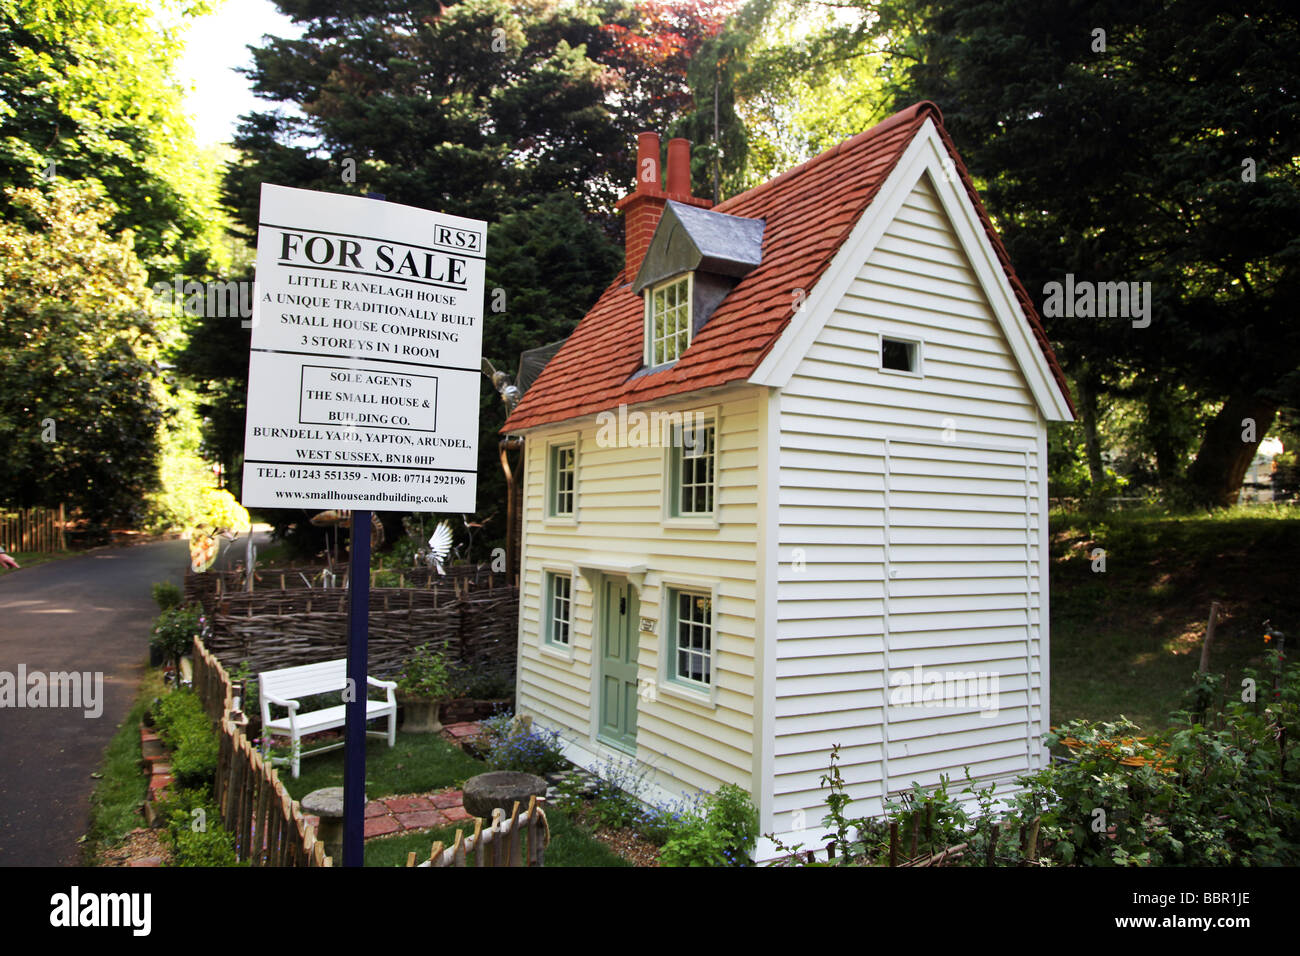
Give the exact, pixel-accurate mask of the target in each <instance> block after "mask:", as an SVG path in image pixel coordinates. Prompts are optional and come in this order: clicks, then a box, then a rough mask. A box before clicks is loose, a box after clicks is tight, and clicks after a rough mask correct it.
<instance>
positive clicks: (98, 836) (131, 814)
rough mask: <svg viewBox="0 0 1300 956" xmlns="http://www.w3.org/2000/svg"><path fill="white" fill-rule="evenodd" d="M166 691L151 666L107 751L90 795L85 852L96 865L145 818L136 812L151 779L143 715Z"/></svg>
mask: <svg viewBox="0 0 1300 956" xmlns="http://www.w3.org/2000/svg"><path fill="white" fill-rule="evenodd" d="M162 692H163V683H162V672H161V671H159V670H157V669H150V670H149V671H148V672H147V673H146V674H145V678H144V681H143V682H142V683H141V684H140V691H139V694H138V696H137V697H136V701H135V704H134V705H133V706H132V707H131V710H130V712H129V713H128V714H127V715H126V718H125V719H124V720H123V721H122V724H121V726H119V727H118V728H117V732H116V733H114V734H113V739H112V740H110V741H109V743H108V747H107V748H105V750H104V763H103V766H101V767H100V770H99V772H100V774H101V775H102V776H101V777H100V778H99V781H98V783H97V784H96V786H95V790H94V793H92V794H91V797H90V828H89V829H88V830H87V831H86V843H85V845H84V852H85V856H86V860H87V863H89V864H91V865H93V864H94V863H95V862H96V861H97V859H98V857H99V855H100V854H101V853H102V852H103V851H104V850H105V849H107V848H108V847H111V846H113V845H114V844H117V843H119V842H121V840H122V838H123V837H125V836H126V835H127V834H128V833H130V832H131V831H132V830H134V829H135V828H136V827H138V826H143V825H144V818H143V817H142V816H141V815H140V814H139V813H138V812H137V811H138V810H139V808H140V806H141V805H142V804H143V803H144V799H145V796H146V793H147V791H148V789H149V780H148V777H146V776H145V774H144V771H143V770H142V769H141V760H142V757H141V753H140V718H141V717H142V716H143V715H144V712H145V709H146V708H147V707H148V706H149V704H150V703H151V702H152V701H153V699H154V698H155V697H157V696H159V695H160V694H162Z"/></svg>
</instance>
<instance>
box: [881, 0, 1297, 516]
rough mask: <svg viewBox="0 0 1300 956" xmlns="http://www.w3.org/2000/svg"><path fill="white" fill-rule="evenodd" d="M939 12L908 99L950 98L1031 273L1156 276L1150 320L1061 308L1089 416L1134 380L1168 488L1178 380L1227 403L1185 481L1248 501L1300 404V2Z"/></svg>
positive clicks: (1202, 498)
mask: <svg viewBox="0 0 1300 956" xmlns="http://www.w3.org/2000/svg"><path fill="white" fill-rule="evenodd" d="M922 9H923V10H924V11H925V18H924V29H925V31H926V33H927V36H928V38H929V41H930V45H929V47H928V50H927V53H926V56H925V58H924V59H923V60H921V61H920V62H918V63H917V64H916V65H915V66H914V67H913V68H912V69H911V70H910V71H909V73H908V82H907V84H906V86H905V89H904V91H903V93H902V98H903V99H907V100H915V99H921V98H927V99H934V100H936V101H937V102H939V103H940V104H941V105H942V106H943V108H944V116H945V120H946V123H947V125H948V128H949V130H950V131H951V132H952V135H953V137H954V139H955V140H956V141H957V144H958V147H959V148H960V149H961V151H962V154H963V157H964V159H965V161H966V163H967V164H968V165H969V167H970V168H971V170H972V172H974V173H975V174H976V175H977V176H980V177H982V178H983V180H984V183H985V185H984V191H983V194H984V197H985V200H986V201H987V203H988V205H989V207H990V209H991V210H992V211H993V213H994V214H995V216H996V217H997V218H998V221H999V225H1000V227H1001V229H1002V231H1003V235H1004V237H1005V238H1006V241H1007V244H1008V246H1009V248H1010V252H1011V256H1012V259H1013V261H1015V262H1016V264H1017V269H1018V271H1020V273H1021V275H1022V277H1023V278H1024V279H1025V281H1026V285H1027V286H1028V287H1029V288H1030V289H1031V290H1038V289H1042V288H1043V287H1044V285H1045V284H1046V283H1047V282H1049V281H1053V280H1056V281H1060V280H1061V279H1062V278H1063V277H1064V275H1065V274H1066V273H1073V274H1074V275H1076V276H1077V277H1079V278H1081V279H1089V280H1093V281H1122V282H1150V283H1151V291H1152V296H1153V301H1152V303H1151V319H1152V321H1151V325H1150V327H1149V328H1141V327H1134V323H1133V322H1131V321H1129V319H1128V318H1123V319H1110V320H1098V319H1063V318H1057V319H1055V320H1054V321H1053V320H1052V319H1051V318H1050V317H1049V318H1048V321H1049V329H1048V330H1049V332H1050V334H1051V335H1052V337H1053V338H1054V339H1055V340H1057V341H1059V342H1060V343H1061V346H1062V348H1061V351H1062V355H1063V358H1064V359H1065V360H1066V361H1067V363H1069V365H1070V367H1071V369H1072V371H1073V372H1074V374H1075V376H1076V379H1077V380H1078V383H1079V398H1080V400H1081V402H1080V404H1081V405H1082V409H1081V410H1082V412H1083V414H1084V416H1085V417H1086V418H1087V419H1089V420H1091V421H1095V420H1096V417H1097V413H1098V408H1097V404H1098V402H1099V398H1100V396H1101V395H1103V394H1104V393H1105V392H1106V391H1107V390H1111V389H1114V388H1115V387H1116V386H1117V384H1118V382H1119V381H1121V380H1122V379H1123V378H1125V377H1127V376H1130V375H1131V376H1136V378H1137V380H1138V381H1139V382H1140V383H1141V385H1140V391H1142V392H1143V393H1144V394H1145V397H1146V399H1147V402H1148V414H1147V427H1148V429H1150V430H1151V432H1152V441H1153V444H1155V445H1156V446H1157V457H1158V458H1160V459H1163V461H1164V464H1163V465H1162V466H1161V472H1162V476H1163V477H1164V479H1165V480H1166V482H1169V481H1172V480H1173V476H1174V474H1175V472H1176V471H1177V470H1178V468H1177V466H1178V465H1181V464H1182V463H1181V462H1178V461H1177V459H1178V457H1179V447H1178V444H1179V443H1178V440H1177V433H1178V429H1177V427H1176V426H1174V425H1173V424H1172V421H1171V420H1169V415H1170V414H1171V413H1172V412H1173V409H1172V408H1171V407H1170V405H1169V403H1168V402H1167V401H1166V398H1167V397H1168V396H1170V395H1171V394H1172V390H1173V389H1175V388H1177V387H1180V386H1181V387H1184V388H1186V389H1189V390H1190V391H1191V392H1192V393H1193V395H1194V396H1196V397H1198V398H1199V399H1203V400H1209V401H1213V402H1216V403H1217V404H1218V405H1219V409H1218V412H1217V414H1216V415H1215V416H1214V418H1213V419H1212V420H1211V421H1210V422H1209V423H1208V424H1207V426H1206V427H1205V429H1204V431H1203V432H1202V435H1201V438H1200V442H1199V448H1198V450H1197V452H1196V457H1195V460H1194V461H1193V462H1192V464H1191V465H1190V467H1189V468H1188V469H1187V478H1188V480H1189V484H1190V493H1191V496H1192V499H1193V500H1195V501H1196V502H1198V503H1201V504H1207V505H1222V504H1229V503H1231V501H1233V500H1235V497H1236V493H1237V490H1238V488H1239V487H1240V483H1241V478H1242V474H1243V473H1244V470H1245V467H1246V466H1247V465H1248V464H1249V462H1250V459H1251V458H1252V456H1253V455H1254V452H1255V447H1256V445H1257V443H1258V441H1259V440H1260V439H1262V438H1263V437H1264V435H1265V433H1266V432H1267V430H1268V427H1269V425H1270V424H1271V422H1272V421H1273V418H1274V415H1275V414H1276V411H1277V409H1278V408H1279V407H1280V406H1283V405H1292V404H1295V403H1296V401H1297V399H1298V398H1300V361H1298V356H1300V329H1297V326H1296V324H1295V322H1294V321H1293V311H1294V310H1293V307H1292V305H1291V303H1292V302H1293V301H1294V298H1295V293H1296V291H1297V284H1298V283H1300V270H1298V269H1297V252H1296V227H1295V223H1296V222H1297V221H1300V165H1298V164H1297V161H1296V159H1295V157H1296V156H1298V155H1300V124H1297V122H1296V120H1297V118H1298V113H1300V107H1298V106H1297V101H1296V98H1295V95H1294V92H1293V91H1294V88H1295V86H1296V83H1297V81H1300V75H1298V74H1297V71H1298V70H1300V56H1298V55H1297V54H1300V20H1298V19H1297V15H1296V13H1295V12H1294V10H1292V9H1290V8H1289V7H1286V6H1285V5H1282V4H1277V3H1273V2H1267V0H1264V2H1248V3H1246V4H1245V5H1239V6H1238V8H1237V9H1236V10H1234V11H1224V10H1222V9H1221V8H1219V7H1218V6H1217V5H1215V4H1211V3H1208V2H1203V0H1145V2H1137V3H1095V4H1091V5H1079V4H1075V3H1067V2H1064V0H1062V2H1055V3H1047V4H1042V3H1027V2H1022V0H987V2H982V3H976V4H969V3H961V4H958V3H948V2H940V3H931V4H926V5H925V6H924V7H922ZM1247 160H1249V162H1248V163H1247V162H1246V161H1247ZM1252 170H1253V175H1252V174H1251V171H1252ZM1247 422H1253V423H1254V427H1253V430H1252V429H1250V428H1248V427H1246V423H1247Z"/></svg>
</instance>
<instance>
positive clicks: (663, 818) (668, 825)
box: [632, 793, 704, 846]
mask: <svg viewBox="0 0 1300 956" xmlns="http://www.w3.org/2000/svg"><path fill="white" fill-rule="evenodd" d="M703 797H704V794H703V793H697V794H696V795H695V796H694V797H683V798H682V799H681V800H677V801H674V802H672V803H668V804H655V805H653V806H649V807H643V808H641V810H639V811H638V812H637V813H636V815H635V816H634V818H633V820H632V829H634V830H635V831H636V834H637V836H639V837H641V839H643V840H648V841H649V842H650V843H653V844H654V845H655V846H663V845H664V844H665V843H667V842H668V841H669V840H671V839H672V838H673V836H674V835H675V834H676V833H677V832H678V830H680V829H681V827H682V826H683V825H684V823H683V821H684V820H686V819H687V818H688V817H698V816H702V815H703V812H704V810H703V806H702V802H701V801H702V800H703Z"/></svg>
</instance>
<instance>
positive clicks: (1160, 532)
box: [1051, 508, 1300, 730]
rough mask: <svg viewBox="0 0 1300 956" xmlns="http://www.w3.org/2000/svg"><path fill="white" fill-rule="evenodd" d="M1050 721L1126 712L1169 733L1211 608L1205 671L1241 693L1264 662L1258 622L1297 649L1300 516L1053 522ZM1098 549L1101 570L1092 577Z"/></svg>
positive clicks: (1272, 513)
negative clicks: (1251, 671)
mask: <svg viewBox="0 0 1300 956" xmlns="http://www.w3.org/2000/svg"><path fill="white" fill-rule="evenodd" d="M1051 538H1052V582H1051V585H1052V588H1051V619H1052V633H1051V642H1052V673H1051V680H1052V701H1051V707H1052V715H1051V716H1052V723H1053V724H1054V725H1055V724H1059V723H1061V722H1063V721H1066V720H1070V719H1073V718H1085V719H1089V720H1112V719H1115V718H1116V717H1118V716H1119V715H1121V714H1123V715H1124V716H1126V717H1128V718H1129V719H1130V720H1133V721H1134V722H1135V723H1137V724H1138V725H1139V726H1141V727H1143V728H1146V729H1150V730H1155V729H1159V728H1162V727H1165V726H1168V724H1169V714H1170V712H1171V711H1173V710H1175V709H1177V708H1178V706H1179V703H1180V696H1181V694H1182V692H1183V690H1184V688H1186V687H1187V686H1189V684H1190V681H1191V678H1192V675H1193V673H1194V672H1195V671H1196V669H1197V666H1198V665H1199V662H1200V654H1201V643H1202V641H1203V639H1204V636H1205V625H1206V621H1207V619H1208V617H1209V612H1210V602H1211V601H1219V602H1220V604H1221V605H1222V614H1221V616H1220V619H1219V623H1218V625H1217V628H1216V632H1215V640H1214V645H1213V648H1212V652H1211V657H1210V668H1211V670H1213V671H1216V672H1220V673H1226V674H1227V676H1228V683H1229V686H1239V685H1240V679H1241V672H1242V668H1244V667H1247V666H1255V667H1259V666H1261V665H1262V664H1263V660H1264V659H1263V652H1264V650H1265V647H1266V645H1265V644H1264V641H1263V634H1264V631H1263V629H1262V622H1263V621H1264V620H1265V619H1266V618H1267V619H1270V620H1271V621H1272V622H1273V624H1274V625H1275V626H1276V627H1280V628H1282V629H1283V630H1285V631H1287V632H1288V633H1289V634H1291V635H1292V638H1291V639H1292V641H1293V642H1294V641H1296V640H1300V587H1298V586H1297V578H1298V576H1297V573H1296V569H1297V566H1298V565H1300V510H1297V509H1292V510H1291V511H1287V510H1286V509H1277V510H1274V509H1269V508H1258V509H1233V510H1232V511H1228V512H1223V513H1218V514H1215V515H1206V516H1196V517H1183V518H1173V517H1167V516H1162V515H1156V514H1145V513H1119V514H1113V515H1108V516H1106V517H1105V518H1102V519H1095V520H1089V519H1086V518H1083V517H1081V516H1077V515H1065V514H1053V515H1052V520H1051ZM1095 548H1104V549H1105V551H1106V570H1105V572H1104V573H1103V572H1095V571H1093V569H1092V564H1093V562H1092V559H1091V557H1090V555H1091V554H1092V552H1093V550H1094V549H1095Z"/></svg>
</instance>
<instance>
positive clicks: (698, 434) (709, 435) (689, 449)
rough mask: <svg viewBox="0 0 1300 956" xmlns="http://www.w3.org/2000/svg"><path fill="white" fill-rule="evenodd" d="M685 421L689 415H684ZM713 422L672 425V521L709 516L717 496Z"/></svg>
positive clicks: (703, 421)
mask: <svg viewBox="0 0 1300 956" xmlns="http://www.w3.org/2000/svg"><path fill="white" fill-rule="evenodd" d="M688 418H689V416H688ZM717 457H718V456H717V421H716V419H703V420H691V421H688V422H684V423H683V424H681V425H674V426H673V440H672V450H671V454H670V455H669V470H670V471H671V473H672V475H671V478H672V503H671V506H670V509H669V514H670V515H671V516H672V517H674V518H690V517H694V516H698V515H712V514H713V510H714V506H715V500H714V499H715V498H716V496H717Z"/></svg>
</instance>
